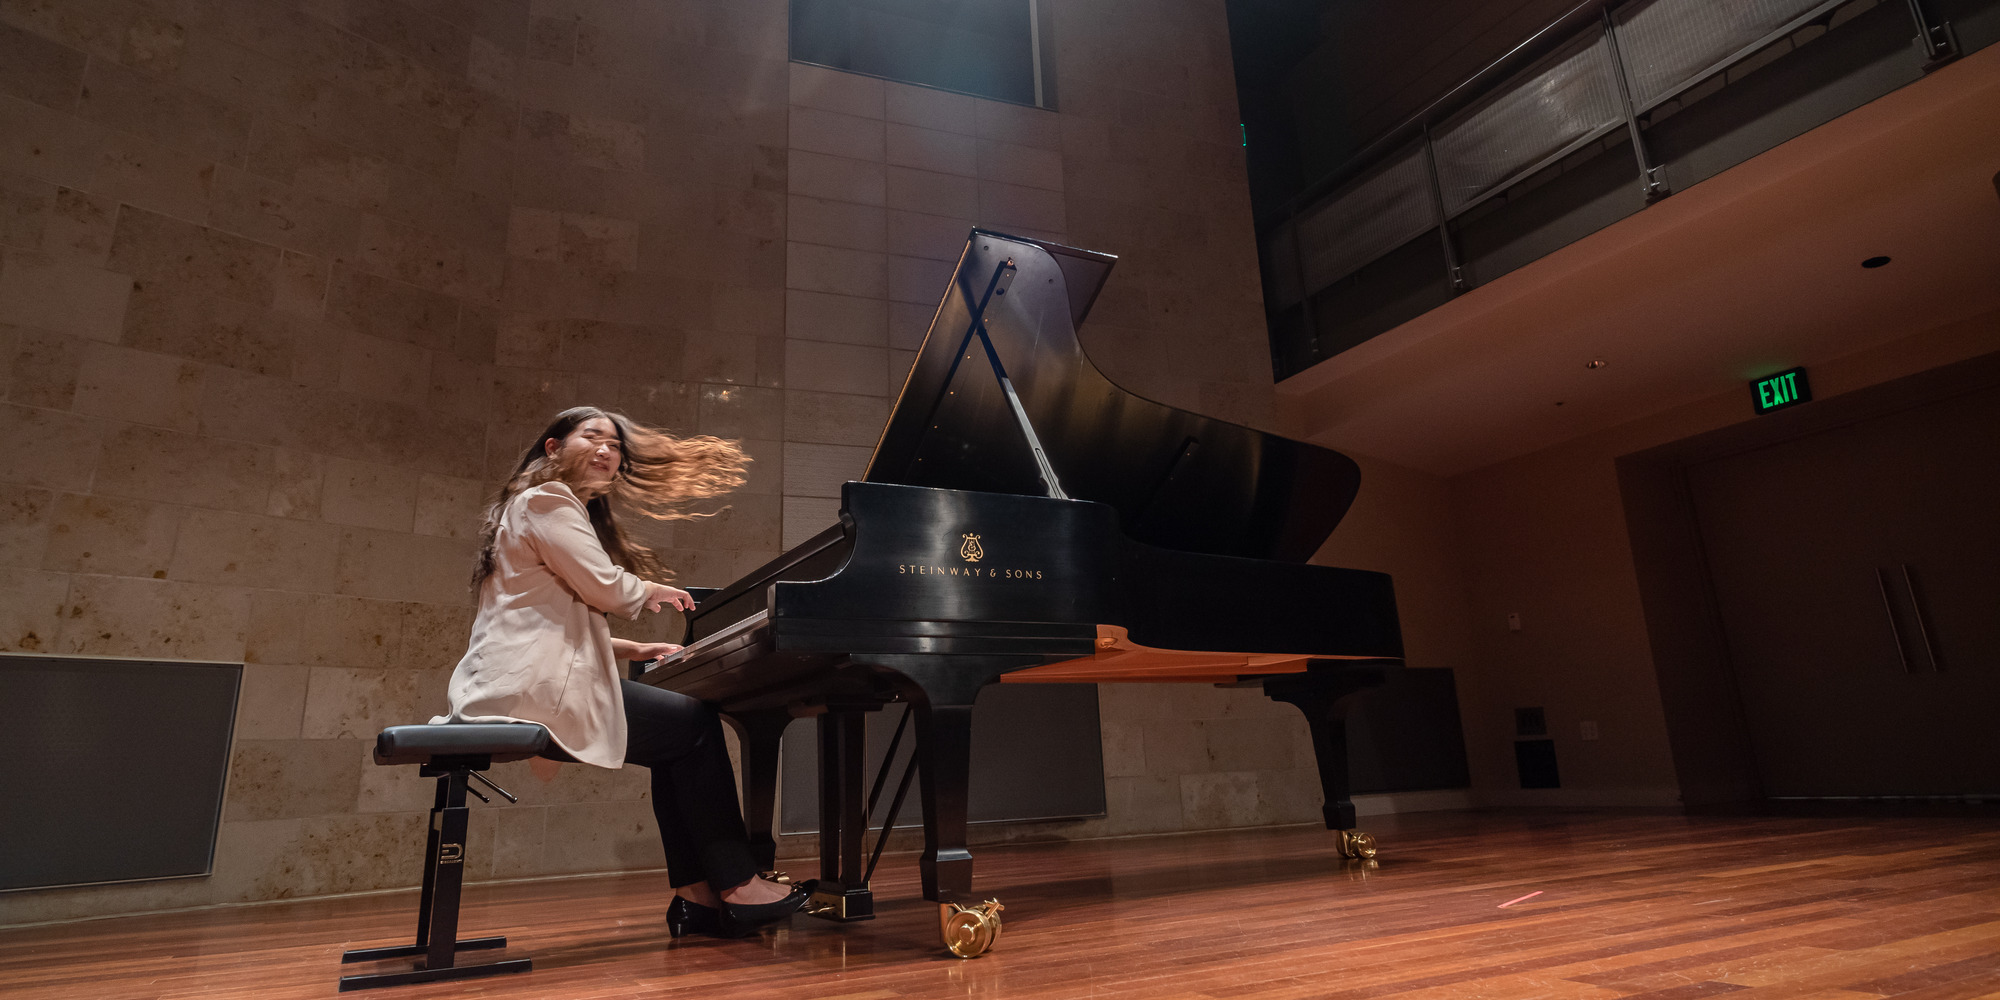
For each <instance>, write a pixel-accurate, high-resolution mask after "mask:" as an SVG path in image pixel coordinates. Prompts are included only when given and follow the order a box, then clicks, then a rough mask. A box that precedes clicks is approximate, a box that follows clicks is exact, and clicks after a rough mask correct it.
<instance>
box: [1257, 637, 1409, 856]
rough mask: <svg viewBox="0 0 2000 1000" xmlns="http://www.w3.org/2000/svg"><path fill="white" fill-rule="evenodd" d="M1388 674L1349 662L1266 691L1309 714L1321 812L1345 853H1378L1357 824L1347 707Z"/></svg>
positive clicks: (1267, 684)
mask: <svg viewBox="0 0 2000 1000" xmlns="http://www.w3.org/2000/svg"><path fill="white" fill-rule="evenodd" d="M1387 679H1388V675H1387V674H1386V673H1384V672H1383V671H1381V670H1370V669H1366V668H1353V667H1348V668H1344V669H1338V670H1325V671H1307V672H1306V673H1303V674H1291V675H1288V676H1284V677H1271V678H1267V679H1265V681H1264V694H1265V695H1266V696H1267V697H1269V698H1270V699H1271V700H1273V701H1282V702H1285V703H1286V704H1289V705H1292V706H1294V707H1296V708H1297V709H1298V710H1299V711H1301V712H1303V713H1305V717H1306V726H1307V727H1308V728H1309V729H1310V730H1311V732H1312V741H1313V757H1314V758H1315V759H1316V760H1317V762H1318V764H1319V786H1320V791H1321V792H1322V793H1323V794H1324V795H1325V797H1326V805H1325V806H1324V807H1322V811H1323V813H1324V814H1325V816H1326V828H1327V829H1329V830H1338V831H1340V853H1341V855H1342V856H1343V857H1349V858H1372V857H1374V856H1375V838H1374V837H1373V836H1370V835H1369V834H1366V833H1363V832H1361V831H1360V830H1357V829H1355V828H1354V800H1353V798H1352V797H1351V794H1350V788H1351V785H1350V783H1349V781H1348V775H1347V709H1348V706H1349V705H1350V704H1351V703H1352V700H1353V698H1354V696H1355V695H1357V694H1359V693H1360V692H1362V691H1365V690H1367V689H1369V688H1372V687H1375V686H1377V685H1379V684H1381V683H1382V682H1383V681H1385V680H1387Z"/></svg>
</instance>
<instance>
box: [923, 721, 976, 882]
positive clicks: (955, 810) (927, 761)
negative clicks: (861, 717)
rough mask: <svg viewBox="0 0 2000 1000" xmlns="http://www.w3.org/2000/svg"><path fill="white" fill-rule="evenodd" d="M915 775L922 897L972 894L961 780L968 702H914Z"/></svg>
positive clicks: (968, 737)
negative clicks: (918, 757)
mask: <svg viewBox="0 0 2000 1000" xmlns="http://www.w3.org/2000/svg"><path fill="white" fill-rule="evenodd" d="M916 712H917V748H918V751H919V752H921V753H922V754H923V758H922V760H923V763H922V764H920V765H918V774H917V780H918V782H919V785H920V791H921V794H922V796H923V800H924V853H923V857H921V858H920V859H919V860H918V862H917V866H918V869H919V871H921V872H922V874H923V882H924V898H925V899H928V900H930V901H932V902H934V903H962V902H968V901H970V899H971V897H972V852H971V851H970V850H968V849H967V848H966V846H965V810H966V799H965V786H966V777H967V776H968V775H969V774H970V772H971V770H972V706H971V705H970V704H966V705H922V704H920V705H917V706H916Z"/></svg>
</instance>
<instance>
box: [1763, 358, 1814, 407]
mask: <svg viewBox="0 0 2000 1000" xmlns="http://www.w3.org/2000/svg"><path fill="white" fill-rule="evenodd" d="M1811 399H1812V386H1811V385H1810V384H1808V383H1807V382H1806V370H1805V369H1804V368H1794V369H1792V370H1790V371H1783V372H1779V373H1778V374H1776V375H1772V376H1771V377H1769V378H1760V379H1758V380H1757V381H1755V382H1752V383H1750V401H1751V403H1753V404H1755V405H1756V407H1757V412H1758V413H1760V414H1763V413H1769V412H1771V411H1772V410H1782V409H1784V408H1785V407H1787V406H1797V405H1798V404H1800V403H1804V402H1807V401H1809V400H1811Z"/></svg>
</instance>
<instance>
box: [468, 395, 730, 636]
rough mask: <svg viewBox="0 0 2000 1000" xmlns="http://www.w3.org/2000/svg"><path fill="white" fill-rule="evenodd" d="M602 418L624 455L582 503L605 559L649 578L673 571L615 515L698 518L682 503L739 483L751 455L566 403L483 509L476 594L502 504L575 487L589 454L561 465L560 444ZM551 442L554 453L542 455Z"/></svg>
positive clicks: (490, 558) (489, 568)
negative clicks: (550, 487)
mask: <svg viewBox="0 0 2000 1000" xmlns="http://www.w3.org/2000/svg"><path fill="white" fill-rule="evenodd" d="M598 417H603V418H604V419H606V420H609V421H611V425H612V426H613V427H616V428H617V429H618V443H619V446H620V451H621V452H622V454H623V457H622V458H621V459H620V462H619V466H618V475H617V476H616V477H615V478H613V479H612V480H611V486H610V488H609V489H607V490H606V491H605V492H603V493H601V494H599V495H597V496H594V497H591V498H590V499H589V500H586V501H584V504H583V508H584V510H585V511H586V512H588V513H589V515H590V526H591V527H592V528H593V529H595V530H596V532H597V540H598V542H600V543H602V544H603V546H604V553H605V554H606V555H608V556H610V557H611V561H612V562H614V563H616V564H618V565H620V566H623V567H625V568H626V569H628V570H630V571H632V572H633V573H636V574H638V575H639V576H642V577H645V578H647V579H649V580H667V579H671V578H672V574H671V573H669V572H668V571H667V568H666V567H665V566H662V565H661V564H660V560H659V559H658V558H657V557H656V556H655V555H654V554H653V550H652V549H650V548H648V547H646V546H645V545H642V544H640V543H638V542H636V541H633V540H632V539H630V538H627V537H625V533H624V532H623V531H621V530H619V527H618V517H617V514H616V511H618V510H621V509H622V510H630V511H634V512H636V513H638V514H640V515H642V516H645V517H649V518H652V519H653V520H656V521H685V520H690V519H693V518H697V517H705V516H707V515H705V514H699V513H695V512H692V511H689V510H688V509H687V506H688V504H690V503H692V502H694V501H698V500H706V499H709V498H711V497H717V496H720V495H722V494H724V493H727V492H729V491H730V490H732V489H735V488H736V487H738V486H741V485H743V468H744V466H745V465H747V464H749V462H750V456H748V455H745V454H744V453H743V449H742V448H740V447H738V446H737V444H736V442H734V441H724V440H722V439H721V438H717V437H707V436H700V437H686V438H677V437H674V436H673V435H671V434H668V433H667V432H665V431H662V430H659V429H657V428H653V427H647V426H645V425H644V424H640V423H636V422H634V421H633V420H632V419H631V418H630V417H627V416H626V415H624V414H622V413H616V412H613V411H611V410H605V409H600V408H598V407H595V406H573V407H570V408H569V409H567V410H564V411H562V412H561V413H558V414H556V418H555V419H554V420H553V421H550V423H549V426H548V429H547V430H544V431H542V433H541V434H540V436H538V437H536V438H535V443H534V444H532V445H530V446H528V450H527V451H524V452H522V453H521V460H520V461H519V462H517V463H515V465H514V473H513V475H511V476H508V477H507V481H506V483H504V484H502V485H501V487H500V492H499V493H498V494H496V495H495V496H494V497H493V500H492V502H491V503H489V504H487V505H486V518H485V523H484V524H483V525H482V526H481V528H480V532H479V561H478V563H477V565H476V566H475V567H474V568H473V571H472V593H473V595H474V596H475V597H477V596H478V594H479V588H480V586H481V585H482V584H484V583H485V582H486V578H487V577H489V576H492V575H493V565H494V545H495V541H496V540H497V539H498V537H499V534H500V516H501V515H502V514H504V513H506V510H507V503H508V502H509V501H511V500H513V499H514V498H515V497H516V496H518V495H520V493H521V491H522V490H527V489H533V488H534V487H536V486H540V485H542V484H543V483H546V482H551V481H554V480H562V481H563V482H566V483H574V482H575V481H576V478H577V477H578V475H579V474H581V473H582V471H583V469H584V468H585V467H586V466H588V465H589V461H590V457H589V456H588V455H572V456H570V458H569V459H568V460H567V461H565V460H564V459H563V456H562V451H561V447H560V446H561V444H562V442H563V440H564V439H566V438H568V437H569V435H570V432H571V431H574V430H576V429H577V427H579V426H581V425H582V424H583V423H584V422H585V421H588V420H595V419H597V418H598ZM550 441H555V442H556V444H557V446H558V447H557V452H556V454H554V455H550V454H549V453H548V443H549V442H550Z"/></svg>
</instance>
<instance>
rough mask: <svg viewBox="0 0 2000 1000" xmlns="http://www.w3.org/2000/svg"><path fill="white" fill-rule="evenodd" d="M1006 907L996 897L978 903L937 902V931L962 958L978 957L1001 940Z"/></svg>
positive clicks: (952, 950)
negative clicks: (1001, 925) (1001, 924)
mask: <svg viewBox="0 0 2000 1000" xmlns="http://www.w3.org/2000/svg"><path fill="white" fill-rule="evenodd" d="M1004 909H1006V907H1004V906H1001V905H1000V901H999V900H997V899H989V900H987V901H986V902H984V903H981V904H979V905H978V906H966V905H965V904H963V903H939V904H938V934H939V936H940V937H942V938H943V939H944V946H945V947H946V948H948V949H950V950H951V953H952V954H954V955H957V956H958V957H960V958H978V957H979V956H981V955H984V954H986V953H987V952H988V951H991V950H992V948H993V943H994V942H996V941H998V940H1000V911H1001V910H1004Z"/></svg>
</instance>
